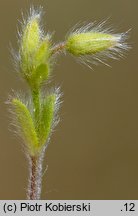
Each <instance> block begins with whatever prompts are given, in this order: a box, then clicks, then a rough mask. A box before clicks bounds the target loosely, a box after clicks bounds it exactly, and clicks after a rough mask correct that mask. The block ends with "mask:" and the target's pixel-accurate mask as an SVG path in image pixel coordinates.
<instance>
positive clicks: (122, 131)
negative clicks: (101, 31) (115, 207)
mask: <svg viewBox="0 0 138 216" xmlns="http://www.w3.org/2000/svg"><path fill="white" fill-rule="evenodd" d="M30 5H34V6H39V5H42V6H43V7H44V11H45V15H44V17H43V21H44V27H45V29H46V30H48V31H51V32H55V34H54V36H53V39H54V40H55V42H56V41H63V40H64V37H65V35H66V33H67V32H68V30H69V29H70V28H71V27H72V26H74V25H75V24H76V23H78V22H79V21H88V22H93V21H95V20H97V21H101V20H104V19H106V18H108V17H110V19H109V23H110V24H112V25H113V26H114V28H115V29H116V31H117V32H123V31H127V30H128V29H129V28H132V31H131V38H130V39H129V42H130V43H131V44H132V47H133V49H132V50H130V51H129V52H128V54H127V58H125V59H124V60H121V61H111V60H110V61H109V63H110V65H111V66H112V68H109V67H106V66H104V65H101V66H98V67H94V70H90V69H89V68H87V67H85V66H83V65H80V64H78V63H77V62H76V61H75V59H73V58H72V57H71V56H69V55H66V56H65V55H63V56H62V57H59V59H58V62H57V64H56V66H55V68H54V72H53V78H52V85H53V86H54V85H61V86H62V87H61V88H62V91H63V92H64V96H63V105H62V108H61V110H60V116H61V122H60V124H59V125H58V127H57V128H56V131H55V133H54V134H53V136H52V138H51V143H50V145H49V148H48V150H47V152H46V159H45V162H44V165H45V167H47V166H48V169H47V171H46V174H45V176H44V178H43V193H42V199H138V70H137V56H138V49H137V38H138V26H137V20H138V13H137V8H138V2H137V0H132V1H130V0H115V1H113V0H69V1H67V0H58V1H56V0H39V1H37V0H36V1H35V0H30V1H27V0H23V1H22V0H20V1H19V0H18V1H17V0H12V1H11V0H0V199H25V198H26V196H25V194H26V184H27V174H28V169H27V162H26V158H25V156H24V154H23V149H22V147H21V145H20V139H19V138H17V137H16V136H14V135H13V133H12V132H11V131H10V130H9V129H8V128H9V122H10V121H9V116H8V111H7V105H5V104H4V102H5V101H6V100H7V98H8V95H9V94H11V93H12V89H14V90H17V91H19V90H21V91H23V90H25V91H26V90H27V86H26V84H25V83H24V82H23V81H22V80H21V79H20V78H19V76H18V74H17V73H16V72H15V69H14V67H13V64H12V57H11V54H10V50H11V44H12V47H14V48H17V33H16V32H17V26H20V22H19V20H21V12H25V13H26V12H27V10H28V9H29V7H30ZM110 24H109V25H110Z"/></svg>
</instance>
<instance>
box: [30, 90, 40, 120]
mask: <svg viewBox="0 0 138 216" xmlns="http://www.w3.org/2000/svg"><path fill="white" fill-rule="evenodd" d="M32 98H33V104H34V118H35V121H36V122H37V121H38V119H39V114H40V90H39V89H35V90H32Z"/></svg>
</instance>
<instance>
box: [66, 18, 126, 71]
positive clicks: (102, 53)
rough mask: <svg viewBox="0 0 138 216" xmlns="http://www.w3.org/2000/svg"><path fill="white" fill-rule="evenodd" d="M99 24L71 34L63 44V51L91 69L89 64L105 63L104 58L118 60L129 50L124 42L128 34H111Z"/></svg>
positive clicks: (79, 29) (89, 25)
mask: <svg viewBox="0 0 138 216" xmlns="http://www.w3.org/2000/svg"><path fill="white" fill-rule="evenodd" d="M105 24H106V22H105V21H104V22H102V23H99V24H94V23H89V24H87V25H85V26H82V27H80V28H77V29H74V31H73V32H71V33H70V34H69V35H68V37H67V39H66V43H65V49H66V50H67V51H68V52H69V53H71V54H72V55H74V56H76V57H77V58H78V60H79V61H80V62H81V63H83V64H85V65H87V66H88V67H90V68H91V64H95V65H97V63H104V64H105V65H108V64H107V63H106V58H113V59H119V58H120V57H123V56H124V54H125V53H126V52H125V51H126V50H128V49H130V46H129V45H128V44H127V42H126V40H127V39H128V32H129V31H127V32H125V33H121V34H113V33H112V32H113V30H111V29H110V28H107V27H106V26H105ZM104 26H105V27H104Z"/></svg>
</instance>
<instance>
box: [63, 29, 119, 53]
mask: <svg viewBox="0 0 138 216" xmlns="http://www.w3.org/2000/svg"><path fill="white" fill-rule="evenodd" d="M118 40H119V38H118V37H116V36H114V35H111V34H105V33H100V32H87V33H80V34H73V35H71V36H70V37H69V38H68V40H67V43H66V49H67V50H68V51H69V52H70V53H72V54H73V55H76V56H80V55H92V54H95V53H98V52H101V51H104V50H107V49H109V48H111V47H114V46H115V45H116V44H117V43H118Z"/></svg>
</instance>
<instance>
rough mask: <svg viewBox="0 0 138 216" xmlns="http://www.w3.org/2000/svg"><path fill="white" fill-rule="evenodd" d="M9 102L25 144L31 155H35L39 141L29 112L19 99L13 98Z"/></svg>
mask: <svg viewBox="0 0 138 216" xmlns="http://www.w3.org/2000/svg"><path fill="white" fill-rule="evenodd" d="M11 103H12V105H13V107H14V114H15V117H16V120H17V123H18V127H19V131H20V133H21V136H22V138H23V140H24V142H25V145H26V147H27V148H28V150H29V153H30V154H31V155H36V154H37V152H38V151H39V142H38V137H37V134H36V131H35V126H34V122H33V119H32V116H31V113H30V111H29V110H28V108H27V107H26V105H25V104H23V103H22V102H21V101H20V100H19V99H16V98H14V99H13V100H12V101H11Z"/></svg>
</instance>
